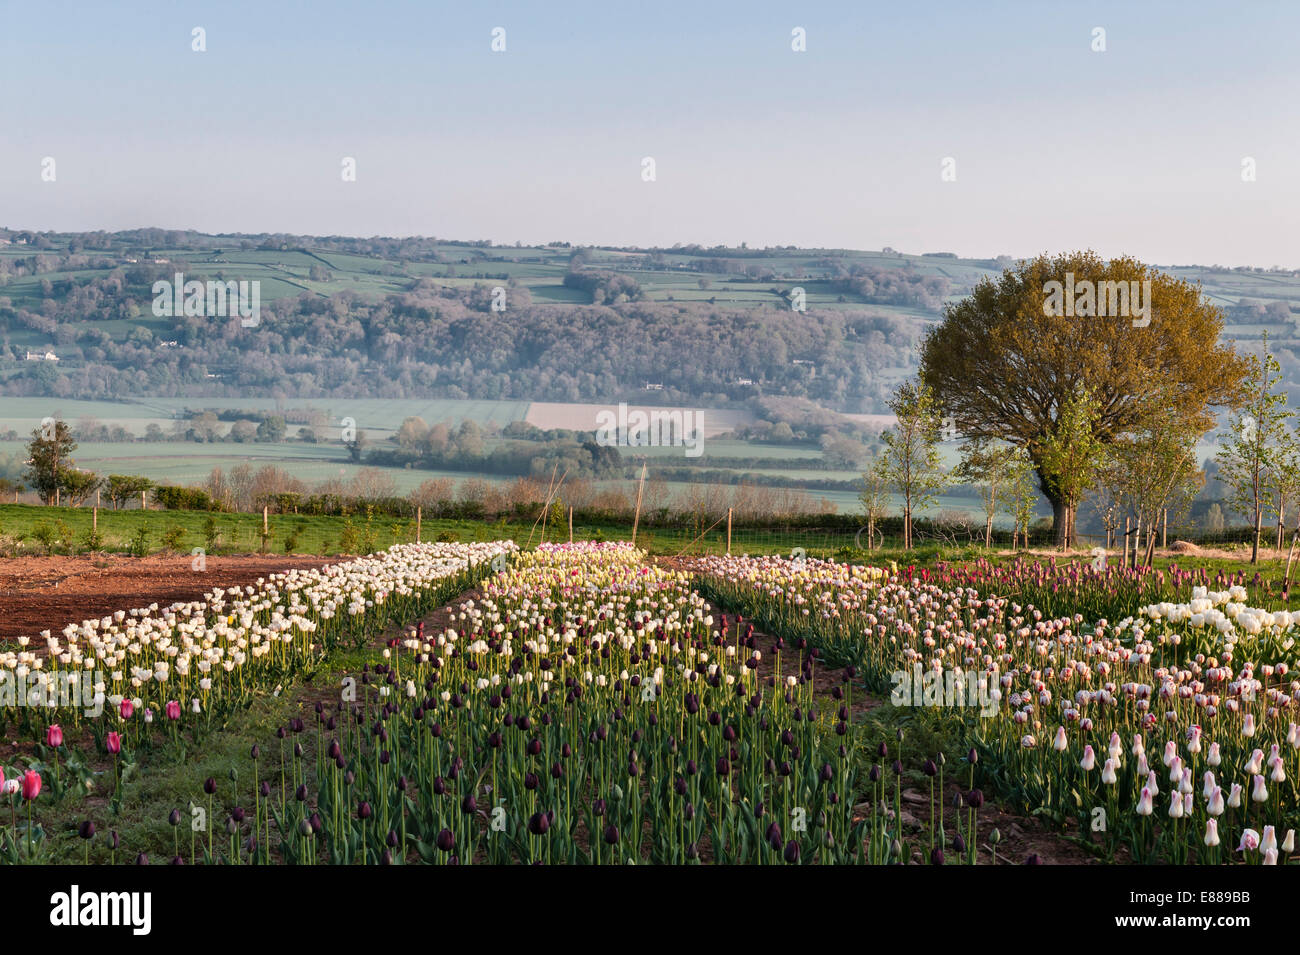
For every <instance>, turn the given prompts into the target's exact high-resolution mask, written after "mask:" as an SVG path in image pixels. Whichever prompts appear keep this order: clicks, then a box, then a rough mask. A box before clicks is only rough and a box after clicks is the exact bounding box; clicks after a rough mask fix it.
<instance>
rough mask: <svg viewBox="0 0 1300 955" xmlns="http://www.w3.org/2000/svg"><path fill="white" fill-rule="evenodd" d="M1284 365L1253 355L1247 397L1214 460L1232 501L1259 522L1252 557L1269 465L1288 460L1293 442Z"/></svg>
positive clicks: (1279, 465)
mask: <svg viewBox="0 0 1300 955" xmlns="http://www.w3.org/2000/svg"><path fill="white" fill-rule="evenodd" d="M1280 378H1281V368H1280V366H1279V365H1278V362H1277V359H1276V358H1274V357H1273V356H1272V354H1270V353H1266V354H1265V355H1264V357H1263V358H1262V359H1261V358H1259V357H1258V356H1255V355H1252V356H1251V357H1250V362H1249V373H1248V375H1247V379H1246V382H1247V397H1246V400H1245V403H1244V404H1243V405H1242V406H1241V407H1240V408H1238V409H1237V410H1236V413H1235V415H1234V416H1233V418H1232V422H1231V425H1230V427H1229V431H1228V434H1227V437H1226V440H1225V441H1224V443H1223V445H1222V446H1221V448H1220V449H1219V452H1218V453H1217V454H1216V455H1215V460H1216V461H1217V462H1218V464H1219V473H1218V478H1219V480H1220V481H1222V482H1223V484H1224V485H1225V486H1226V487H1227V488H1228V489H1229V495H1230V496H1229V502H1230V503H1231V504H1232V505H1233V506H1234V507H1235V508H1236V509H1237V510H1238V511H1240V512H1242V513H1244V514H1247V515H1248V516H1249V517H1250V520H1251V526H1252V527H1253V528H1254V546H1253V548H1252V551H1251V562H1252V563H1254V562H1256V561H1258V559H1259V538H1260V525H1261V524H1262V522H1263V515H1264V508H1265V503H1266V497H1267V494H1268V490H1269V473H1270V471H1277V470H1281V469H1282V468H1283V467H1285V466H1288V463H1289V460H1290V459H1291V458H1292V456H1293V451H1292V448H1293V444H1292V438H1291V435H1290V431H1289V426H1288V423H1289V421H1290V419H1291V418H1292V417H1294V414H1295V413H1294V412H1292V411H1289V410H1287V408H1286V393H1285V392H1284V391H1281V390H1280V389H1279V388H1278V384H1279V380H1280Z"/></svg>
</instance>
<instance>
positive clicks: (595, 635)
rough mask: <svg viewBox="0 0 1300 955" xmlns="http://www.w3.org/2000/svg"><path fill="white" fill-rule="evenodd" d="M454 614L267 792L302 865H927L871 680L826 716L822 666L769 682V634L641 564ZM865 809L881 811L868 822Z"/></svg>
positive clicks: (530, 578) (584, 553)
mask: <svg viewBox="0 0 1300 955" xmlns="http://www.w3.org/2000/svg"><path fill="white" fill-rule="evenodd" d="M453 611H454V612H453V617H452V619H451V621H450V622H449V625H448V626H447V627H446V628H445V629H441V630H440V631H439V632H425V630H424V628H423V625H422V624H421V625H418V626H415V627H412V628H411V629H410V630H409V631H408V633H407V635H406V638H405V639H404V640H403V641H401V643H400V645H399V646H398V647H396V648H394V649H393V651H392V652H391V653H388V652H386V653H385V658H384V660H383V661H382V662H379V663H378V664H377V665H375V666H374V667H373V668H367V669H366V670H365V671H364V672H363V674H362V678H361V681H360V687H359V689H360V690H361V691H362V692H361V695H360V697H359V699H357V700H355V701H349V702H343V703H341V704H340V705H339V706H338V707H328V706H324V705H322V706H320V707H318V711H317V721H316V727H315V745H314V747H313V746H308V747H303V746H302V745H301V744H300V743H295V744H294V746H293V755H292V758H291V767H290V771H289V779H288V781H287V784H286V783H282V792H280V793H279V794H277V792H276V787H274V786H272V787H270V790H271V792H270V795H271V799H270V805H269V807H268V810H267V812H268V816H269V819H270V821H271V825H272V826H273V829H274V831H275V832H276V833H278V837H277V850H276V851H277V852H278V853H279V856H280V857H281V858H282V859H283V860H284V861H287V862H293V863H318V862H330V863H336V864H362V863H403V862H423V863H433V864H456V863H462V864H468V863H476V862H487V863H506V862H522V863H535V862H544V863H582V864H611V863H613V864H628V863H637V864H639V863H643V862H654V863H670V864H682V863H694V862H700V861H713V862H719V863H721V862H726V863H751V864H769V863H772V864H775V863H781V864H790V863H807V862H821V863H846V862H886V861H889V860H890V859H894V858H898V857H900V856H902V855H903V854H904V853H905V852H908V851H910V850H909V849H908V848H907V847H905V846H904V845H903V844H902V843H901V838H900V837H901V835H902V833H901V831H900V829H899V828H898V827H899V822H898V820H899V819H900V817H901V813H892V814H890V813H887V812H885V811H883V810H884V807H885V806H887V805H888V803H889V801H890V799H889V791H890V790H891V789H892V790H894V800H895V802H896V800H897V792H896V790H897V786H898V783H897V773H895V778H894V780H893V781H892V783H891V781H890V780H889V779H887V778H882V771H881V769H880V767H873V768H872V770H871V772H870V774H869V775H870V779H867V778H861V779H860V778H859V772H858V769H857V767H856V764H855V760H854V758H853V750H854V747H855V733H856V732H857V731H856V730H855V728H854V727H852V726H851V723H850V719H849V716H850V712H849V707H850V704H851V696H852V688H851V681H850V677H851V673H852V671H849V672H846V673H844V674H842V675H841V681H842V682H841V684H840V686H839V688H838V689H837V690H836V692H835V694H834V696H835V697H836V698H837V699H835V700H834V701H830V700H827V701H825V704H826V705H824V706H823V705H820V704H819V702H818V701H816V700H814V697H813V689H814V687H813V682H812V679H811V677H812V675H813V673H814V671H815V668H816V666H817V664H816V658H815V656H814V655H812V654H811V653H807V654H802V653H790V654H788V658H787V659H786V660H784V661H778V662H776V663H775V666H774V667H773V666H772V665H771V664H768V665H767V666H765V667H763V669H765V670H766V669H768V668H769V667H770V668H771V672H768V673H765V674H763V675H760V672H759V671H760V664H762V663H763V662H764V656H763V655H764V651H763V650H761V649H759V647H758V645H757V641H756V638H755V635H754V631H753V628H752V626H751V627H748V628H742V627H741V626H739V625H737V624H736V622H735V621H730V620H723V619H719V620H715V619H714V618H713V617H712V615H711V613H710V611H709V608H708V606H707V604H706V603H705V602H704V600H703V599H702V598H701V597H700V595H699V594H697V593H695V592H694V591H693V590H692V589H691V587H690V584H689V578H688V577H687V576H686V575H684V574H681V573H677V572H669V571H666V570H663V569H660V568H655V567H650V566H647V565H646V563H645V555H644V554H643V553H642V552H640V551H638V550H636V549H634V548H632V547H631V546H630V545H626V544H605V545H598V544H576V545H574V544H564V545H544V546H542V547H540V548H538V549H537V550H536V551H534V552H530V553H526V554H522V555H519V557H518V558H517V560H516V561H515V562H514V564H513V566H512V567H511V568H510V569H508V570H506V571H505V572H503V573H500V574H497V575H495V576H493V577H491V578H489V579H488V580H486V581H485V582H484V585H483V588H482V596H481V599H479V600H476V601H467V602H464V603H462V604H460V605H458V606H456V607H454V608H453ZM899 772H901V769H900V770H899ZM285 793H290V794H289V795H285ZM864 793H865V794H868V795H870V796H872V802H873V805H874V806H875V807H876V808H879V809H880V810H881V811H878V812H863V811H861V805H860V797H861V796H862V795H863V794H864ZM855 804H858V805H859V811H855ZM962 849H963V852H964V850H965V845H964V844H963V845H962ZM937 858H938V860H940V861H942V858H943V853H942V850H940V851H939V853H938V857H937Z"/></svg>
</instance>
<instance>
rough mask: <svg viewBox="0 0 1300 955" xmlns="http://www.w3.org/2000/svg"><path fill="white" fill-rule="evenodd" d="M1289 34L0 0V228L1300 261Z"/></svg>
mask: <svg viewBox="0 0 1300 955" xmlns="http://www.w3.org/2000/svg"><path fill="white" fill-rule="evenodd" d="M195 28H201V29H202V30H203V38H204V41H205V46H206V49H205V50H203V51H196V50H194V49H193V46H194V43H195V40H194V34H193V31H194V30H195ZM496 28H501V29H503V30H504V31H505V34H504V39H505V50H504V51H500V52H498V51H494V50H493V49H492V43H493V31H494V29H496ZM796 28H800V29H802V30H803V31H804V35H805V36H806V49H805V50H804V51H801V52H797V51H795V50H794V49H792V44H793V36H792V31H794V30H795V29H796ZM1097 28H1101V29H1102V30H1104V31H1105V33H1104V45H1105V49H1104V51H1098V50H1095V49H1094V47H1095V46H1097V45H1098V39H1097V34H1096V32H1095V31H1096V30H1097ZM1297 36H1300V3H1297V2H1286V0H1281V2H1262V0H1246V2H1240V0H1238V2H1233V3H1227V2H1224V3H1201V2H1195V0H1188V2H1169V3H1165V2H1141V0H1128V2H1124V3H1080V2H1070V0H1066V2H1056V0H1053V2H1046V0H1038V2H1024V3H1021V2H996V0H993V2H989V0H985V2H937V0H930V2H926V3H908V2H903V3H900V2H893V3H888V4H886V3H878V2H863V0H849V2H816V0H798V2H794V0H791V2H784V3H773V2H764V0H753V2H730V3H710V2H699V0H696V2H691V3H684V2H683V3H679V2H674V0H664V2H659V3H655V4H639V3H629V2H609V0H606V2H603V3H587V2H553V3H540V2H532V3H493V2H481V3H480V2H475V3H464V2H460V3H455V4H449V3H442V2H422V3H419V2H412V3H399V2H383V0H368V2H350V3H341V2H335V0H312V2H279V0H260V2H256V3H250V2H244V0H220V2H216V0H213V2H207V3H191V2H184V0H181V2H157V3H153V2H136V3H132V2H122V3H113V4H107V3H103V2H102V0H96V2H90V3H62V2H58V0H45V2H40V3H17V2H14V0H3V2H0V70H2V71H3V74H4V77H5V81H6V82H5V90H6V95H5V96H4V97H3V98H0V130H2V131H3V132H0V225H3V226H7V227H10V228H27V229H36V230H57V231H73V230H77V231H79V230H96V229H104V230H117V229H127V228H135V227H142V226H157V227H162V228H169V229H197V230H201V231H205V232H244V233H260V232H289V233H303V234H318V235H357V236H372V235H389V236H406V235H427V236H437V237H441V238H448V239H450V238H455V239H491V240H493V241H495V242H499V243H513V242H516V241H521V242H524V243H540V242H547V241H554V240H563V241H569V242H573V243H575V244H596V245H635V246H652V245H653V246H671V245H673V244H675V243H683V244H686V243H700V244H703V245H717V244H727V245H739V244H740V243H742V242H746V243H748V244H749V245H750V246H756V247H761V246H769V245H798V246H803V247H827V248H832V247H834V248H839V247H844V248H855V249H878V248H882V247H885V246H889V247H892V248H894V249H897V250H899V251H903V252H925V251H930V252H955V253H957V254H959V255H963V256H979V257H985V256H994V255H1003V254H1005V255H1012V256H1017V257H1019V256H1027V255H1034V254H1037V253H1040V252H1060V251H1066V250H1073V249H1082V248H1091V249H1094V250H1096V251H1097V252H1099V253H1101V254H1103V255H1106V256H1110V255H1119V254H1130V255H1135V256H1137V257H1139V258H1141V259H1143V260H1144V261H1147V262H1150V263H1153V264H1158V265H1183V264H1201V265H1212V264H1221V265H1230V266H1237V265H1253V266H1263V267H1271V266H1274V265H1280V266H1283V267H1286V268H1300V230H1298V229H1297V228H1296V224H1297V223H1300V123H1297V122H1296V118H1297V116H1296V114H1297V104H1300V59H1297V58H1296V56H1295V55H1294V50H1295V43H1296V38H1297ZM349 157H350V158H351V159H353V160H354V161H355V170H356V175H355V181H344V177H343V175H342V171H343V163H344V160H345V158H349ZM647 158H649V159H653V161H654V162H653V171H654V177H653V179H652V180H647V178H646V177H645V164H644V160H646V159H647ZM48 159H53V160H54V163H53V181H47V180H48V178H49V170H50V166H49V164H48V162H47V160H48ZM945 160H951V162H950V163H948V164H947V165H946V166H945ZM1248 160H1249V161H1250V163H1251V164H1253V169H1254V180H1253V181H1243V168H1244V166H1243V164H1245V163H1247V161H1248ZM945 169H947V170H948V171H949V172H950V173H951V172H952V171H954V170H955V178H953V177H952V176H951V175H949V176H948V178H947V179H945V176H944V172H945ZM43 176H44V178H43Z"/></svg>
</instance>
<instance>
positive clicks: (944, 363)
mask: <svg viewBox="0 0 1300 955" xmlns="http://www.w3.org/2000/svg"><path fill="white" fill-rule="evenodd" d="M1052 283H1061V285H1062V286H1064V287H1065V288H1066V289H1092V290H1099V291H1100V294H1094V295H1093V296H1092V298H1091V303H1089V302H1087V301H1084V300H1083V298H1082V297H1081V298H1079V299H1075V300H1072V301H1071V302H1070V305H1078V306H1079V307H1078V308H1074V307H1067V308H1064V309H1058V308H1054V307H1053V305H1055V304H1057V303H1059V302H1060V300H1061V298H1062V296H1060V295H1059V294H1056V293H1057V288H1056V286H1054V285H1052ZM1104 283H1125V284H1126V286H1127V287H1128V288H1130V289H1133V290H1135V291H1136V292H1137V295H1138V296H1141V299H1142V300H1143V302H1144V304H1145V305H1146V306H1147V307H1149V309H1150V311H1149V313H1147V315H1146V320H1145V324H1143V319H1142V318H1141V317H1139V316H1137V315H1135V314H1115V311H1117V309H1115V308H1114V305H1115V304H1116V302H1115V298H1116V297H1117V296H1115V295H1113V294H1112V295H1108V294H1107V292H1108V291H1114V290H1117V289H1118V288H1119V286H1118V285H1115V286H1107V285H1105V284H1104ZM1130 283H1137V285H1136V286H1133V285H1131V284H1130ZM1146 283H1149V284H1146ZM1148 290H1149V294H1148ZM1134 298H1135V299H1136V298H1137V296H1134ZM1104 299H1109V300H1110V301H1109V304H1110V305H1111V306H1112V307H1111V308H1110V309H1107V310H1108V311H1110V312H1111V314H1108V315H1098V314H1096V312H1097V311H1099V306H1100V303H1101V302H1102V300H1104ZM1089 304H1091V307H1088V306H1089ZM1129 304H1130V306H1134V305H1135V302H1134V301H1130V303H1129ZM1071 313H1073V314H1071ZM1080 313H1082V314H1080ZM1090 313H1091V314H1090ZM1222 328H1223V315H1222V313H1221V312H1220V310H1219V309H1218V308H1216V307H1215V306H1214V305H1212V304H1210V303H1208V302H1206V301H1205V300H1204V299H1203V297H1202V295H1201V291H1200V286H1199V285H1196V284H1192V283H1189V282H1185V281H1182V280H1180V279H1177V278H1174V277H1173V276H1170V275H1167V274H1164V273H1162V272H1159V271H1157V270H1156V269H1154V268H1151V267H1150V266H1147V265H1144V264H1142V263H1141V262H1139V261H1137V260H1136V259H1133V258H1129V257H1119V258H1115V259H1111V260H1110V261H1106V260H1103V259H1102V258H1101V257H1100V256H1098V255H1097V254H1096V253H1094V252H1091V251H1088V252H1074V253H1069V254H1063V255H1058V256H1054V257H1049V256H1046V255H1044V256H1040V257H1039V258H1036V259H1032V260H1026V261H1024V262H1021V263H1019V264H1018V265H1016V266H1015V267H1013V268H1009V269H1006V270H1005V271H1004V272H1003V273H1002V277H1001V278H1000V279H999V280H997V281H994V280H992V279H987V280H985V281H982V282H980V283H979V284H978V285H977V286H976V288H975V291H974V292H973V293H972V294H971V295H969V296H968V297H966V298H964V299H962V300H961V301H959V302H957V303H955V304H951V305H948V306H946V307H945V309H944V314H943V319H942V321H941V322H940V323H939V324H938V325H937V326H935V327H934V328H933V329H931V331H930V332H929V333H927V335H926V337H925V339H924V340H923V343H922V346H921V365H920V372H919V375H920V379H921V381H922V382H924V383H925V384H926V385H927V386H929V387H930V388H931V389H933V391H934V393H935V396H936V399H937V400H938V401H939V403H940V404H941V406H942V408H943V412H944V414H945V415H948V416H951V417H952V419H953V423H954V425H955V427H956V429H957V430H958V431H959V432H960V433H961V434H963V435H965V436H967V437H976V438H1000V439H1002V440H1005V441H1009V442H1012V443H1014V444H1017V445H1019V446H1021V447H1023V448H1024V449H1025V450H1026V451H1027V453H1028V454H1029V456H1030V459H1031V460H1032V461H1033V463H1034V467H1035V470H1036V471H1037V472H1038V479H1039V486H1040V487H1041V489H1042V491H1043V493H1044V494H1045V495H1046V496H1047V499H1048V500H1049V501H1051V502H1052V507H1053V512H1054V518H1055V526H1056V531H1057V535H1058V538H1059V537H1060V535H1062V534H1063V533H1064V532H1065V527H1066V525H1067V524H1068V522H1069V511H1070V509H1071V508H1070V504H1071V502H1070V500H1069V495H1068V494H1066V493H1063V490H1064V489H1062V488H1061V487H1059V486H1058V483H1057V480H1056V479H1055V477H1054V476H1053V474H1052V472H1051V471H1050V469H1047V468H1045V467H1044V451H1045V449H1046V447H1047V445H1048V442H1049V439H1050V438H1051V436H1053V435H1055V434H1056V433H1057V431H1058V426H1059V423H1060V421H1061V417H1062V413H1063V411H1064V410H1065V409H1066V406H1067V404H1068V402H1069V400H1070V398H1071V397H1072V396H1074V395H1076V394H1078V393H1080V392H1081V391H1083V390H1086V391H1087V392H1088V393H1089V394H1090V395H1091V396H1092V398H1093V399H1095V401H1096V407H1097V415H1096V419H1095V425H1094V427H1095V433H1094V437H1095V439H1096V440H1097V441H1100V442H1101V443H1102V444H1105V445H1110V444H1112V443H1114V442H1115V441H1116V440H1118V439H1119V438H1120V437H1121V436H1122V435H1124V434H1126V433H1129V432H1133V431H1140V430H1143V429H1145V428H1146V427H1148V426H1149V425H1150V424H1151V422H1153V421H1154V420H1156V419H1158V418H1164V419H1168V420H1174V421H1177V422H1178V423H1179V425H1180V426H1181V427H1183V428H1186V429H1187V430H1188V431H1189V432H1191V433H1195V434H1197V435H1200V434H1203V433H1205V432H1206V431H1208V430H1209V429H1210V428H1211V427H1213V424H1214V414H1213V412H1212V411H1211V409H1212V408H1214V407H1223V406H1233V405H1236V404H1237V403H1239V402H1240V400H1241V399H1242V396H1243V387H1242V386H1243V381H1244V379H1245V377H1246V374H1247V371H1248V365H1247V363H1246V360H1245V359H1244V358H1243V357H1242V356H1239V355H1237V354H1236V352H1235V351H1234V350H1233V348H1232V346H1231V345H1228V344H1223V343H1221V342H1220V341H1219V334H1220V331H1221V330H1222Z"/></svg>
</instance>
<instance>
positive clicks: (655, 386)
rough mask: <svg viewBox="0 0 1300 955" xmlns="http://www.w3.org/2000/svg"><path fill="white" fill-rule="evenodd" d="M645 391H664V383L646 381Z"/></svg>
mask: <svg viewBox="0 0 1300 955" xmlns="http://www.w3.org/2000/svg"><path fill="white" fill-rule="evenodd" d="M645 390H646V391H663V390H664V383H663V382H662V381H658V382H652V381H647V382H646V383H645Z"/></svg>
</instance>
